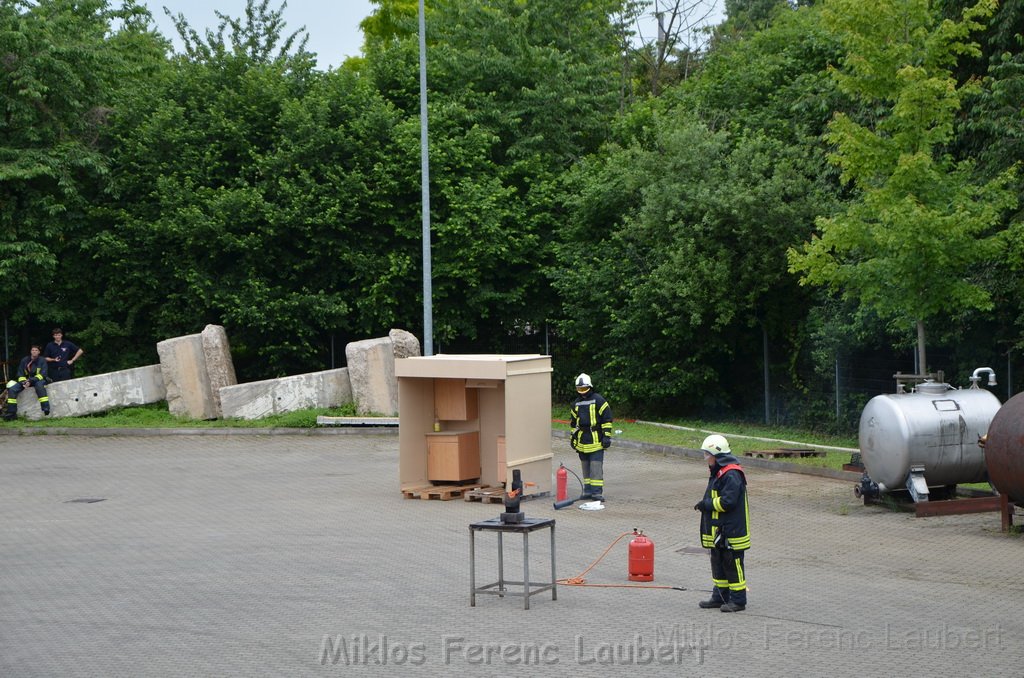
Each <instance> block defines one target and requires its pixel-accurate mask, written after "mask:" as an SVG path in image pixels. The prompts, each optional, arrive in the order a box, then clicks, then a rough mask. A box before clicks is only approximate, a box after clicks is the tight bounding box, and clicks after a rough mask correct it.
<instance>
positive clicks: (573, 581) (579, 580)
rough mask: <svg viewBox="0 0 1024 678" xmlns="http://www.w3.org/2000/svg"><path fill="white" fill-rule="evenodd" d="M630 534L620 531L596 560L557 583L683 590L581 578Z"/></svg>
mask: <svg viewBox="0 0 1024 678" xmlns="http://www.w3.org/2000/svg"><path fill="white" fill-rule="evenodd" d="M632 534H633V533H632V532H623V533H622V534H620V535H619V536H618V537H616V538H615V540H614V541H613V542H612V543H611V544H609V545H608V548H606V549H605V550H604V553H602V554H601V555H600V556H598V557H597V560H595V561H594V562H592V563H591V564H590V565H589V566H588V567H587V569H585V570H583V571H582V572H580V573H579V574H578V575H577V576H575V577H568V578H566V579H559V580H557V581H558V583H559V584H561V585H563V586H592V587H594V588H621V589H674V590H676V591H685V590H686V589H685V588H683V587H682V586H654V585H653V584H588V583H587V580H586V579H584V578H583V576H584V575H585V574H586V573H587V572H590V571H591V570H592V569H594V567H595V566H596V565H597V564H598V563H599V562H601V559H602V558H604V557H605V556H606V555H608V552H609V551H611V550H612V547H614V546H615V545H616V544H618V543H619V541H620V540H621V539H622V538H623V537H628V536H631V535H632Z"/></svg>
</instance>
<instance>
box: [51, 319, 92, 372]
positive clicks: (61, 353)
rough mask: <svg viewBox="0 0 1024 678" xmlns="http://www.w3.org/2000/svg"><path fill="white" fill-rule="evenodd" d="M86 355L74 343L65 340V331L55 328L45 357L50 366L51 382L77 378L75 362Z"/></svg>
mask: <svg viewBox="0 0 1024 678" xmlns="http://www.w3.org/2000/svg"><path fill="white" fill-rule="evenodd" d="M83 353H85V351H83V350H82V349H80V348H78V346H76V345H75V344H74V343H73V342H71V341H69V340H67V339H64V330H62V329H61V328H59V327H54V328H53V341H51V342H50V343H49V344H47V345H46V350H45V351H43V357H45V358H46V362H47V363H49V366H50V381H64V380H65V379H73V378H74V376H75V370H74V364H75V361H76V360H78V359H79V358H81V357H82V354H83Z"/></svg>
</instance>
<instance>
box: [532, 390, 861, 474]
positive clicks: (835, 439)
mask: <svg viewBox="0 0 1024 678" xmlns="http://www.w3.org/2000/svg"><path fill="white" fill-rule="evenodd" d="M568 411H569V406H568V405H564V406H561V407H556V408H554V409H553V410H552V419H553V420H555V421H556V423H554V424H553V426H555V427H556V428H557V427H559V426H563V427H564V428H565V429H566V430H568V424H559V423H557V422H558V421H559V420H561V421H565V420H566V419H567V418H568V416H569V415H568ZM658 423H661V424H669V425H672V426H679V427H682V428H666V427H664V426H655V425H653V424H646V423H638V422H636V421H632V420H616V421H615V424H614V428H615V430H618V431H622V433H620V434H617V436H618V437H621V438H623V439H625V440H635V441H638V442H643V443H650V444H654V445H670V446H674V447H687V448H690V449H700V445H701V443H702V442H704V438H705V437H707V435H708V432H714V433H721V434H722V435H724V436H725V437H726V438H728V439H729V444H730V445H731V446H732V451H733V454H735V455H736V456H737V457H742V456H743V455H744V453H745V452H753V451H755V450H772V449H778V448H782V447H794V446H797V447H814V448H816V449H817V448H818V447H819V446H828V447H844V448H850V449H857V448H858V447H859V445H858V442H857V439H856V438H855V437H852V436H833V435H827V434H822V433H818V432H814V431H807V430H804V429H798V428H788V427H779V426H764V425H759V424H750V423H742V422H741V423H735V422H726V423H723V422H707V421H700V420H693V419H667V420H665V421H661V422H658ZM683 429H695V430H692V431H691V430H683ZM739 436H747V437H739ZM780 440H783V441H789V442H788V443H782V442H777V441H780ZM793 443H796V445H794V444H793ZM818 451H820V452H825V456H823V457H803V458H783V459H779V461H784V462H786V463H791V464H800V465H803V466H814V467H820V468H832V469H841V468H842V467H843V464H846V463H849V461H850V454H851V453H850V452H845V451H839V450H821V449H818Z"/></svg>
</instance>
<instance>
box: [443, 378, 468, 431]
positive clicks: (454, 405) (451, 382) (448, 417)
mask: <svg viewBox="0 0 1024 678" xmlns="http://www.w3.org/2000/svg"><path fill="white" fill-rule="evenodd" d="M434 414H435V415H436V416H437V418H438V419H440V420H442V421H469V420H470V419H476V418H477V404H476V389H471V388H466V380H465V379H435V380H434Z"/></svg>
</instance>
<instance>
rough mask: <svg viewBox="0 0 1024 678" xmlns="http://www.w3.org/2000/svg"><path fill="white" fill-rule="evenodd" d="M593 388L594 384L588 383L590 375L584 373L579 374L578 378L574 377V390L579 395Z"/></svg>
mask: <svg viewBox="0 0 1024 678" xmlns="http://www.w3.org/2000/svg"><path fill="white" fill-rule="evenodd" d="M593 387H594V384H592V383H591V381H590V375H589V374H587V373H586V372H581V373H580V376H578V377H576V390H577V391H578V392H580V393H586V392H587V391H589V390H590V389H592V388H593Z"/></svg>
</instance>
